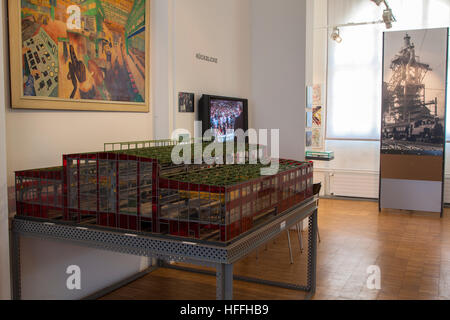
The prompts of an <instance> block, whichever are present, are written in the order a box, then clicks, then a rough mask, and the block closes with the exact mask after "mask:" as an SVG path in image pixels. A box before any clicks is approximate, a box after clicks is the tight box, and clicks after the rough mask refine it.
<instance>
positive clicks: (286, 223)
mask: <svg viewBox="0 0 450 320" xmlns="http://www.w3.org/2000/svg"><path fill="white" fill-rule="evenodd" d="M317 201H318V197H317V196H316V197H314V198H311V199H309V200H307V201H305V202H303V203H301V204H299V205H297V206H295V207H293V208H292V209H290V210H288V211H286V212H285V213H283V214H281V215H280V216H279V217H278V218H277V219H276V220H274V221H272V222H270V223H267V224H265V225H261V226H260V227H258V228H256V229H254V230H251V231H250V232H248V233H246V234H244V235H242V236H241V237H239V238H238V239H236V240H235V241H233V242H232V243H231V244H227V245H221V244H211V243H207V242H198V243H193V242H187V241H183V240H182V239H179V238H178V239H176V238H174V237H168V236H162V235H148V234H133V235H131V234H129V233H125V232H118V231H117V230H114V231H112V230H110V229H105V228H99V227H92V228H79V227H77V226H75V225H72V224H68V223H63V222H61V223H48V222H43V221H39V220H37V219H34V218H24V217H15V218H14V219H13V221H12V230H11V245H12V248H11V249H12V250H11V268H12V277H13V299H15V300H20V299H21V276H20V270H21V267H20V238H21V237H31V238H38V239H43V240H53V241H63V242H67V243H72V244H75V245H79V246H83V247H89V248H94V249H101V250H107V251H113V252H118V253H125V254H131V255H136V256H142V257H149V258H153V259H156V260H157V261H158V266H157V267H155V268H153V269H151V271H153V270H156V269H157V268H158V267H166V268H177V269H180V270H185V271H192V272H196V273H206V274H212V275H213V274H214V273H208V272H205V271H200V270H196V269H191V268H184V267H181V266H172V265H170V264H169V262H181V263H187V264H192V265H196V266H204V267H211V268H215V269H216V273H215V276H216V279H217V282H216V283H217V292H216V298H217V299H218V300H232V299H233V280H239V281H246V282H252V283H259V284H264V285H268V286H276V287H281V288H287V289H291V290H298V291H305V292H307V296H306V297H307V298H310V297H312V296H313V295H314V294H315V291H316V264H317V218H318V217H317ZM307 218H309V230H308V261H307V270H306V272H307V283H306V284H305V285H297V284H293V283H281V282H275V281H268V280H264V279H256V278H251V277H242V276H234V275H233V265H234V264H235V263H236V262H238V261H239V260H241V259H242V258H244V257H246V256H247V255H248V254H250V253H251V252H253V251H255V250H256V249H258V248H259V247H261V246H263V245H265V244H266V243H268V242H269V241H271V240H273V239H275V238H276V237H278V236H279V235H280V234H281V233H282V232H285V231H286V230H288V229H289V228H291V227H292V226H295V225H296V224H297V223H298V222H299V221H303V220H305V219H307ZM116 289H117V288H116ZM105 294H106V292H105Z"/></svg>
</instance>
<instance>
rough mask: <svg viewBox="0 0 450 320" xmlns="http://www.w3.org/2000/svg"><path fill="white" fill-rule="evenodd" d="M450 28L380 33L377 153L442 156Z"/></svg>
mask: <svg viewBox="0 0 450 320" xmlns="http://www.w3.org/2000/svg"><path fill="white" fill-rule="evenodd" d="M447 48H448V29H447V28H442V29H427V30H409V31H397V32H386V33H385V34H384V66H383V68H384V70H383V106H382V126H381V127H382V134H381V139H382V142H381V150H382V153H384V154H413V155H435V156H442V155H443V153H444V146H445V116H446V112H445V110H446V79H447V57H448V53H447Z"/></svg>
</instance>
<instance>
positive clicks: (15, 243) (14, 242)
mask: <svg viewBox="0 0 450 320" xmlns="http://www.w3.org/2000/svg"><path fill="white" fill-rule="evenodd" d="M11 273H12V298H13V300H20V299H21V283H20V236H19V234H18V233H17V232H14V231H12V232H11Z"/></svg>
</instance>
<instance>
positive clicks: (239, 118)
mask: <svg viewBox="0 0 450 320" xmlns="http://www.w3.org/2000/svg"><path fill="white" fill-rule="evenodd" d="M245 121H246V120H245V113H244V102H243V101H235V100H222V99H211V104H210V126H211V129H212V130H215V135H216V139H217V141H218V142H225V141H232V140H234V138H235V135H234V131H235V130H238V129H245V128H246V124H245ZM230 130H231V131H232V132H231V131H230ZM227 131H230V132H227Z"/></svg>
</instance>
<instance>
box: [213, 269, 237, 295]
mask: <svg viewBox="0 0 450 320" xmlns="http://www.w3.org/2000/svg"><path fill="white" fill-rule="evenodd" d="M216 279H217V300H233V265H232V264H223V263H222V264H218V265H217V272H216Z"/></svg>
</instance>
